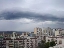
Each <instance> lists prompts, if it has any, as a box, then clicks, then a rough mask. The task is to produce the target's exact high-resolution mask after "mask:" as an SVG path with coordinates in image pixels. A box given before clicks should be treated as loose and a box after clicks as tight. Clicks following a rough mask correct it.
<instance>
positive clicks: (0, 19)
mask: <svg viewBox="0 0 64 48" xmlns="http://www.w3.org/2000/svg"><path fill="white" fill-rule="evenodd" d="M63 2H64V1H63V0H6V1H5V0H0V31H8V30H9V31H33V29H34V28H35V27H41V28H43V27H51V28H64V5H63V4H64V3H63Z"/></svg>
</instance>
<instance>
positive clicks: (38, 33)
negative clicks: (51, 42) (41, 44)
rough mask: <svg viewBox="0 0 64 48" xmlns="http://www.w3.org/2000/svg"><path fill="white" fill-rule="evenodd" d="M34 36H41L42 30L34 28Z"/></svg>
mask: <svg viewBox="0 0 64 48" xmlns="http://www.w3.org/2000/svg"><path fill="white" fill-rule="evenodd" d="M34 34H36V36H41V35H42V28H39V27H36V28H34Z"/></svg>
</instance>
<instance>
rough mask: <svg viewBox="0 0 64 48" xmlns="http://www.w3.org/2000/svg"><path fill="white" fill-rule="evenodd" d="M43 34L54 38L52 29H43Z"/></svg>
mask: <svg viewBox="0 0 64 48" xmlns="http://www.w3.org/2000/svg"><path fill="white" fill-rule="evenodd" d="M42 32H43V34H44V35H45V36H53V31H52V29H51V28H50V27H47V28H43V30H42Z"/></svg>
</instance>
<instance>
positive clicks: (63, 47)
mask: <svg viewBox="0 0 64 48" xmlns="http://www.w3.org/2000/svg"><path fill="white" fill-rule="evenodd" d="M60 39H61V41H60V42H61V44H57V45H56V46H53V47H51V48H64V38H60Z"/></svg>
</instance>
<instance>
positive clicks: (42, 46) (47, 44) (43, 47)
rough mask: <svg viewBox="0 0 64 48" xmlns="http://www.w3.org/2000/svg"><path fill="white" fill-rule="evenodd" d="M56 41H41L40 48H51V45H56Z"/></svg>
mask: <svg viewBox="0 0 64 48" xmlns="http://www.w3.org/2000/svg"><path fill="white" fill-rule="evenodd" d="M55 45H56V44H55V41H51V42H50V41H49V42H45V41H43V40H42V41H41V43H39V45H38V46H39V48H49V47H53V46H55Z"/></svg>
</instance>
